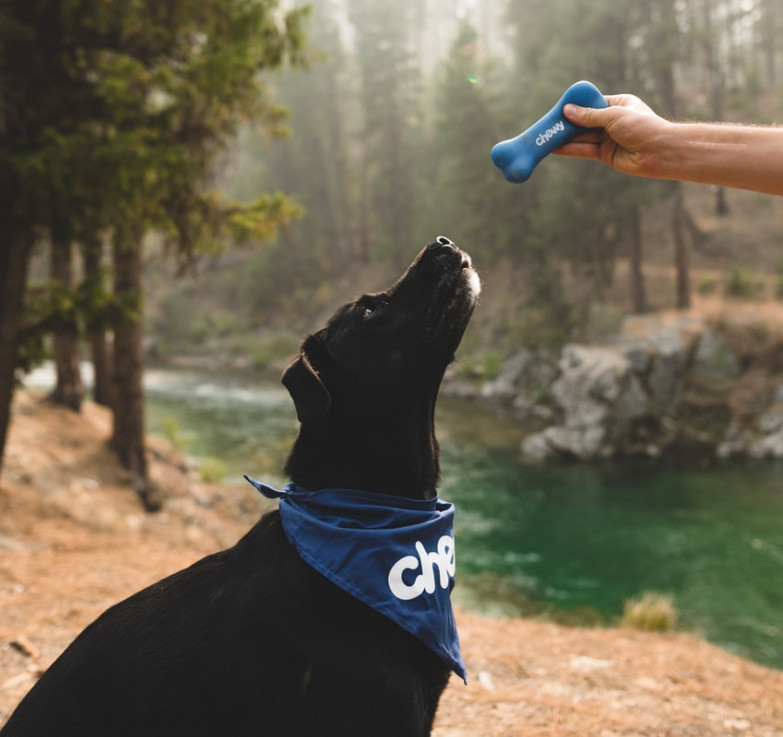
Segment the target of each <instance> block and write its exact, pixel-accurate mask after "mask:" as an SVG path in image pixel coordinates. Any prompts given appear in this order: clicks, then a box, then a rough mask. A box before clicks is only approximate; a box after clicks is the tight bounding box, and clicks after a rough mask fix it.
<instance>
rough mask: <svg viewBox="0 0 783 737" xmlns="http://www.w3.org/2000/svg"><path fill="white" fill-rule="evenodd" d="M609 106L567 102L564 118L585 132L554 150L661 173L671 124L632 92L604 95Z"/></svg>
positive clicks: (635, 171) (623, 168) (621, 168)
mask: <svg viewBox="0 0 783 737" xmlns="http://www.w3.org/2000/svg"><path fill="white" fill-rule="evenodd" d="M606 100H607V102H608V103H609V107H608V108H603V109H596V108H585V107H579V106H578V105H573V104H569V105H566V106H565V108H564V109H563V113H564V114H565V117H566V118H568V120H569V121H571V122H572V123H574V124H575V125H579V126H582V127H585V128H594V129H597V130H590V131H586V132H585V133H582V134H580V135H579V136H577V137H576V138H574V139H573V140H572V141H570V142H569V143H567V144H565V145H564V146H561V147H560V148H559V149H557V151H554V152H553V153H556V154H558V155H560V156H575V157H578V158H583V159H593V160H596V161H603V162H604V163H605V164H607V165H608V166H610V167H612V168H613V169H616V170H618V171H621V172H624V173H626V174H632V175H635V176H644V177H654V178H658V177H661V176H663V172H662V166H661V164H662V163H663V162H662V161H661V158H662V155H663V151H665V150H666V147H665V146H664V145H663V144H664V142H665V141H666V137H667V133H668V131H669V129H670V128H671V126H673V124H672V123H670V122H669V121H667V120H664V119H663V118H661V117H660V116H658V115H657V114H656V113H655V112H653V110H652V109H651V108H650V107H649V105H647V104H646V103H645V102H643V101H642V100H640V99H639V98H638V97H636V96H635V95H627V94H623V95H607V96H606Z"/></svg>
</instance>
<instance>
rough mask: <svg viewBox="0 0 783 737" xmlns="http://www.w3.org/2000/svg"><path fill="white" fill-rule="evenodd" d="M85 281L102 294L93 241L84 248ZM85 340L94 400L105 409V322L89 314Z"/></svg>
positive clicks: (108, 401)
mask: <svg viewBox="0 0 783 737" xmlns="http://www.w3.org/2000/svg"><path fill="white" fill-rule="evenodd" d="M83 255H84V278H85V281H86V282H87V284H88V288H89V289H90V290H91V291H93V290H94V291H95V292H98V291H102V290H103V289H104V285H103V273H102V271H101V244H100V242H99V241H97V240H96V241H93V242H89V243H85V244H84V248H83ZM87 339H88V341H89V343H90V358H91V359H92V369H93V400H94V401H95V402H96V403H97V404H101V405H103V406H104V407H111V406H112V377H111V359H110V355H109V347H108V344H107V340H106V319H105V315H103V314H95V313H93V312H92V311H91V312H90V314H89V315H88V316H87Z"/></svg>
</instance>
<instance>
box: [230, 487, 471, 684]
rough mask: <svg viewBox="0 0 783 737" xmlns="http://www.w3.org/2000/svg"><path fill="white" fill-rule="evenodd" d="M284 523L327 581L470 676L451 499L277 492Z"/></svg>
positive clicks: (269, 491) (267, 491)
mask: <svg viewBox="0 0 783 737" xmlns="http://www.w3.org/2000/svg"><path fill="white" fill-rule="evenodd" d="M245 479H247V480H248V481H249V482H250V483H251V484H252V485H253V486H255V488H256V489H258V491H260V492H261V493H262V494H263V495H264V496H266V497H268V498H270V499H275V498H277V499H280V517H281V520H282V523H283V530H284V531H285V534H286V537H287V538H288V541H289V542H290V543H291V545H293V546H294V548H296V551H297V552H298V553H299V555H300V556H301V557H302V559H303V560H304V561H305V562H306V563H307V564H308V565H310V566H312V567H313V568H315V570H316V571H318V572H319V573H320V574H322V575H323V576H325V577H326V578H328V579H329V580H330V581H331V582H332V583H334V584H336V585H337V586H339V587H340V588H341V589H343V590H344V591H347V592H348V593H349V594H351V595H352V596H354V597H356V598H357V599H359V600H360V601H362V602H364V603H365V604H367V606H370V607H372V608H373V609H375V610H376V611H378V612H380V613H381V614H383V615H384V616H386V617H388V618H389V619H391V620H392V621H393V622H396V623H397V624H398V625H399V626H400V627H402V628H403V629H404V630H406V631H408V632H410V633H411V634H412V635H414V636H415V637H417V638H418V639H419V640H421V642H423V643H424V644H425V645H426V646H427V647H428V648H430V649H431V650H432V651H433V652H435V653H436V654H437V655H438V656H439V657H440V658H441V659H443V660H444V661H445V662H446V663H448V665H449V666H450V667H451V669H452V670H453V671H454V672H455V673H456V674H457V675H458V676H459V677H460V678H462V679H463V680H464V681H465V682H466V683H467V678H466V674H465V664H464V663H463V662H462V656H461V655H460V649H459V637H458V636H457V626H456V623H455V621H454V612H453V610H452V608H451V598H450V594H451V589H452V588H454V574H455V562H454V561H455V559H454V531H453V525H454V505H453V504H450V503H449V502H442V501H440V500H439V499H438V498H437V497H436V498H435V499H428V500H420V499H406V498H404V497H397V496H389V495H385V494H375V493H373V492H367V491H359V490H355V489H319V490H318V491H307V490H305V489H301V488H299V487H297V486H294V485H293V484H289V485H288V486H286V487H285V489H283V490H282V491H278V490H277V489H273V488H272V487H271V486H267V485H266V484H262V483H261V482H259V481H256V480H255V479H252V478H250V477H249V476H247V475H245Z"/></svg>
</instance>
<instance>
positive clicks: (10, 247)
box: [0, 206, 33, 469]
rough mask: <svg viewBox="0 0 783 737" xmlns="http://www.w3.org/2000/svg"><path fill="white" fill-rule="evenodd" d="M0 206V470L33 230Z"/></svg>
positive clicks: (8, 418) (11, 395) (13, 380)
mask: <svg viewBox="0 0 783 737" xmlns="http://www.w3.org/2000/svg"><path fill="white" fill-rule="evenodd" d="M9 209H10V208H7V207H2V206H0V215H8V217H0V469H2V462H3V454H4V451H5V441H6V438H7V434H8V426H9V424H10V422H11V402H12V401H13V396H14V386H15V372H16V361H17V352H18V348H19V332H20V327H21V324H22V315H23V309H24V294H25V288H26V285H27V270H28V267H29V264H30V254H31V252H32V248H33V236H32V232H31V231H28V230H27V229H25V228H24V227H23V226H22V225H21V224H20V223H18V221H14V220H13V219H12V218H11V216H10V213H8V210H9Z"/></svg>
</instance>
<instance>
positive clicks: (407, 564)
mask: <svg viewBox="0 0 783 737" xmlns="http://www.w3.org/2000/svg"><path fill="white" fill-rule="evenodd" d="M415 547H416V553H417V554H418V557H416V556H415V555H406V556H404V557H402V558H400V559H399V560H398V561H397V562H396V563H395V564H394V565H393V566H392V567H391V570H390V571H389V578H388V581H389V588H390V589H391V592H392V594H394V595H395V596H396V597H397V598H398V599H402V601H409V600H410V599H415V598H416V597H418V596H421V595H422V594H423V593H425V592H426V593H427V594H433V593H435V571H434V568H435V566H437V568H438V583H439V584H440V587H441V588H442V589H447V588H449V586H450V583H451V579H452V578H453V577H454V573H455V571H456V561H455V557H454V538H453V537H450V536H449V535H442V536H441V538H440V539H439V540H438V549H437V552H431V553H428V552H427V550H426V548H425V547H424V545H422V543H421V542H420V541H417V542H416V545H415ZM419 568H421V573H419V574H418V575H417V576H416V578H414V579H413V582H412V583H410V584H408V583H405V580H404V579H403V574H404V573H405V572H406V571H415V570H417V569H419Z"/></svg>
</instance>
